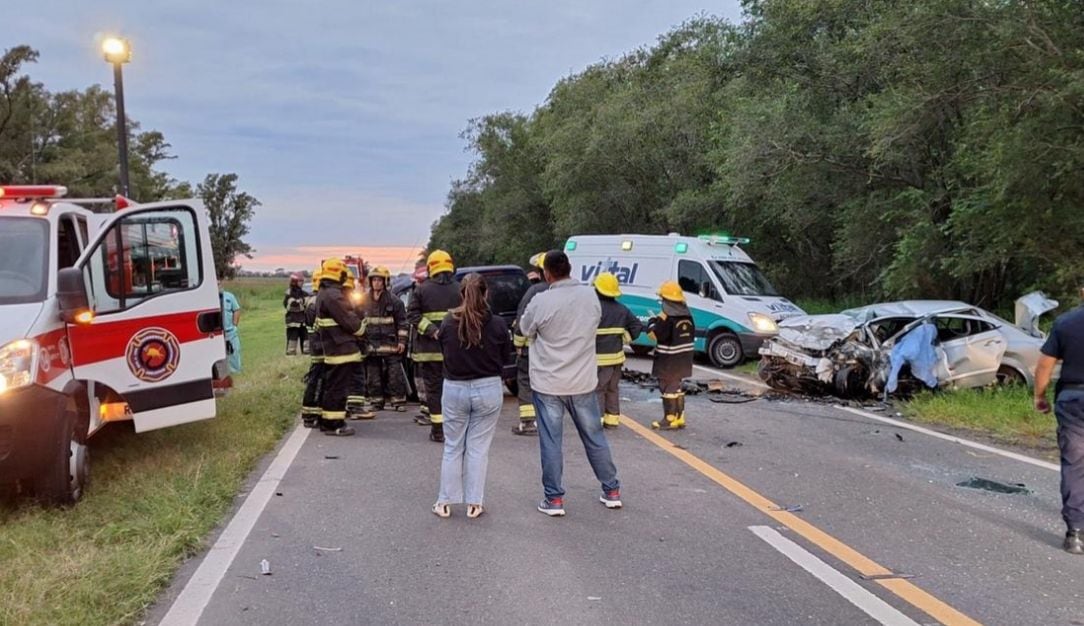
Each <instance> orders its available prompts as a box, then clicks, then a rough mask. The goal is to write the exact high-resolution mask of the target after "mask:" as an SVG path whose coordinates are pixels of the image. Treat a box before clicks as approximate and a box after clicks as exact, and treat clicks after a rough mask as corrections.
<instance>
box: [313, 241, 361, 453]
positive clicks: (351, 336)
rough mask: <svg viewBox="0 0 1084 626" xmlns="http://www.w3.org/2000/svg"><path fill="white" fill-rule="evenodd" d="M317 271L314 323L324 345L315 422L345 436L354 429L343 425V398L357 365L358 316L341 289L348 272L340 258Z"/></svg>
mask: <svg viewBox="0 0 1084 626" xmlns="http://www.w3.org/2000/svg"><path fill="white" fill-rule="evenodd" d="M321 274H322V276H321V280H320V291H319V293H318V294H317V296H316V327H317V328H319V329H320V341H321V343H322V344H323V348H324V371H325V374H324V389H323V394H322V397H321V399H320V420H319V425H320V430H321V431H323V433H324V434H325V435H333V436H339V437H348V436H350V435H353V434H354V429H353V428H351V427H350V426H347V425H346V402H347V397H348V396H349V395H350V392H351V389H352V387H353V386H355V384H356V383H355V380H356V376H357V370H358V368H360V367H361V349H360V348H359V347H358V333H359V332H361V320H360V319H359V318H358V316H357V314H356V313H355V312H354V307H355V304H354V303H352V302H350V299H349V295H348V294H347V293H344V289H343V287H344V286H345V285H346V283H347V279H348V274H347V271H346V265H345V264H344V263H343V262H342V260H341V259H328V260H326V261H324V264H323V265H322V266H321Z"/></svg>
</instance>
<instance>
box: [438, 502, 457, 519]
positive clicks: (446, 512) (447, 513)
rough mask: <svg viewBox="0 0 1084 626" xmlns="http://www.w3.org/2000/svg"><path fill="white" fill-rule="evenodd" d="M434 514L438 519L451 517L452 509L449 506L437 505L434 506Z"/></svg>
mask: <svg viewBox="0 0 1084 626" xmlns="http://www.w3.org/2000/svg"><path fill="white" fill-rule="evenodd" d="M433 514H434V515H436V516H437V517H451V516H452V507H451V506H450V505H447V504H441V503H439V502H438V503H436V504H434V505H433Z"/></svg>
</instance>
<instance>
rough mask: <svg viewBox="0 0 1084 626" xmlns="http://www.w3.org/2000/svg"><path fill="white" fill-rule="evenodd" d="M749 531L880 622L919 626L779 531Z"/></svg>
mask: <svg viewBox="0 0 1084 626" xmlns="http://www.w3.org/2000/svg"><path fill="white" fill-rule="evenodd" d="M749 530H751V531H753V534H755V535H756V536H757V537H760V538H761V539H763V540H764V541H765V542H766V543H767V544H768V545H770V546H771V547H773V548H775V549H776V550H778V551H779V552H780V553H782V554H783V556H785V557H787V558H788V559H790V560H791V561H794V562H795V563H797V564H798V565H799V566H800V567H801V568H802V569H804V570H805V571H807V572H809V573H810V574H813V576H815V577H816V578H817V579H818V580H820V581H821V582H822V583H824V584H826V585H828V586H829V587H831V588H832V590H833V591H835V592H836V593H838V594H839V595H841V596H843V598H844V599H845V600H847V601H848V602H850V603H851V604H853V605H855V606H856V607H858V608H859V609H861V610H862V612H863V613H865V614H866V615H869V616H870V617H872V618H873V619H875V620H877V621H878V622H879V623H881V624H888V625H891V626H918V623H917V622H915V621H914V620H912V619H911V618H909V617H907V616H906V615H904V614H903V613H900V612H899V611H898V610H896V609H895V608H893V607H892V605H890V604H888V603H887V602H885V601H884V600H882V599H880V598H878V597H877V596H875V595H873V594H872V593H870V592H869V591H867V590H865V589H863V588H862V586H861V585H859V584H858V583H856V582H854V581H853V580H851V579H850V578H847V577H846V576H844V575H843V574H840V573H839V572H838V571H836V570H835V569H833V568H832V567H831V566H830V565H828V564H827V563H825V562H824V561H822V560H820V559H818V558H817V557H816V556H814V555H813V554H812V553H811V552H809V551H808V550H806V549H804V548H802V547H801V546H799V545H798V544H796V543H794V542H793V541H791V540H790V539H787V538H786V537H784V536H783V535H781V534H779V533H778V532H777V531H776V530H775V529H773V528H770V527H768V526H750V527H749Z"/></svg>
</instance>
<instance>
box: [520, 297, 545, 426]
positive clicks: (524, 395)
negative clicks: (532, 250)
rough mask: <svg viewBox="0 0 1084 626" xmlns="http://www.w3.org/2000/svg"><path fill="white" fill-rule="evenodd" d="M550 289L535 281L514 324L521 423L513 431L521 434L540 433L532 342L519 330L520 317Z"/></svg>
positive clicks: (521, 301)
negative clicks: (533, 390)
mask: <svg viewBox="0 0 1084 626" xmlns="http://www.w3.org/2000/svg"><path fill="white" fill-rule="evenodd" d="M547 289H549V284H548V283H546V282H540V283H535V284H533V285H531V286H530V287H529V288H528V289H527V293H525V294H523V297H522V298H521V299H520V301H519V307H518V308H517V309H516V321H515V323H514V324H512V345H513V346H515V348H516V385H517V394H516V395H517V399H518V400H519V421H520V423H519V425H517V426H516V428H515V429H513V431H512V432H514V433H516V434H520V435H535V434H538V429H537V427H536V426H535V423H534V421H535V410H534V396H533V395H532V393H531V342H530V340H529V339H528V338H527V337H524V336H523V335H522V334H520V332H519V324H520V319H522V318H523V312H524V311H526V310H527V305H528V304H530V303H531V300H533V299H534V297H535V296H537V295H538V294H540V293H542V292H543V291H545V290H547Z"/></svg>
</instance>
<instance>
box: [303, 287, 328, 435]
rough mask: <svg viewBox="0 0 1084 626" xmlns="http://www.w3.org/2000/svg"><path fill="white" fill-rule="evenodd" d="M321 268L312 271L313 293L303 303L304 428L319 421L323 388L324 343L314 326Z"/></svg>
mask: <svg viewBox="0 0 1084 626" xmlns="http://www.w3.org/2000/svg"><path fill="white" fill-rule="evenodd" d="M322 276H323V271H322V268H320V267H318V268H316V271H315V272H313V273H312V289H313V292H314V293H313V295H311V296H309V298H308V299H307V300H306V304H305V327H306V330H307V331H308V335H309V373H308V374H306V375H305V395H304V396H302V398H301V421H302V423H303V424H304V425H305V428H316V426H317V425H318V424H319V422H320V393H321V392H322V391H323V388H324V344H323V342H321V341H320V333H319V332H318V329H317V328H316V296H317V295H318V294H319V293H320V279H321V277H322Z"/></svg>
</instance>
